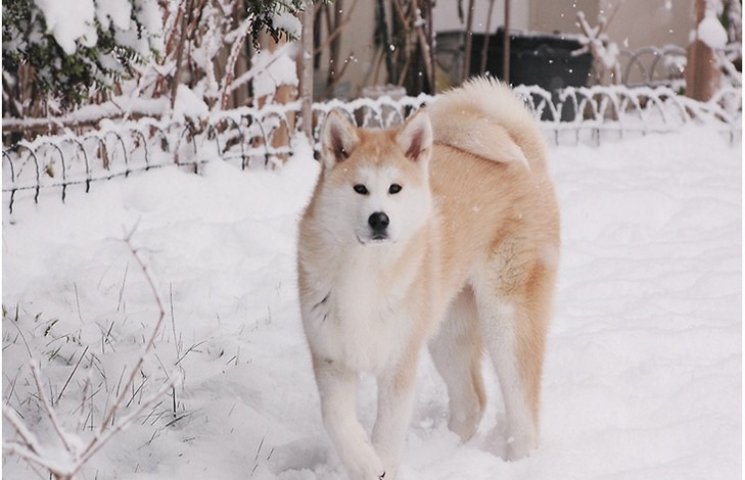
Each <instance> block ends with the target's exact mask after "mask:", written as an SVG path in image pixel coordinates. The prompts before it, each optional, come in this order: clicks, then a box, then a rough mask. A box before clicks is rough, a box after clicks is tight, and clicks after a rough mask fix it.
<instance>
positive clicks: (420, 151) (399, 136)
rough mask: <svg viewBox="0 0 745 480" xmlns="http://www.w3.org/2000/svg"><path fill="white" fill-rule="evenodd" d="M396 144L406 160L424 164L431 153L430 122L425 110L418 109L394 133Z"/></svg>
mask: <svg viewBox="0 0 745 480" xmlns="http://www.w3.org/2000/svg"><path fill="white" fill-rule="evenodd" d="M396 143H398V145H399V147H401V150H403V151H404V154H405V155H406V158H408V159H410V160H412V161H414V162H417V163H419V162H426V161H427V160H429V156H430V154H431V152H432V122H431V121H430V119H429V113H427V110H426V109H423V108H422V109H420V110H419V111H418V112H416V113H415V114H414V115H412V116H411V117H409V119H408V120H406V123H404V125H403V127H401V129H400V130H399V131H398V133H396Z"/></svg>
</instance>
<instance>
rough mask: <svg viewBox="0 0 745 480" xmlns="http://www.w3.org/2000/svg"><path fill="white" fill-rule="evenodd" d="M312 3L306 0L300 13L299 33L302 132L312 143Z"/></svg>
mask: <svg viewBox="0 0 745 480" xmlns="http://www.w3.org/2000/svg"><path fill="white" fill-rule="evenodd" d="M313 19H314V13H313V3H311V1H310V0H306V2H305V9H304V10H303V13H302V24H303V31H302V32H301V34H300V58H298V66H299V69H300V75H299V77H300V78H299V81H300V95H299V96H300V103H301V119H302V126H303V133H304V134H305V136H306V137H307V138H308V141H310V142H311V145H312V144H313Z"/></svg>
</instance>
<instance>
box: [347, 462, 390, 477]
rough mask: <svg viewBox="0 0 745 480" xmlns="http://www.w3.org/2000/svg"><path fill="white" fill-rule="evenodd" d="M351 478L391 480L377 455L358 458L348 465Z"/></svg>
mask: <svg viewBox="0 0 745 480" xmlns="http://www.w3.org/2000/svg"><path fill="white" fill-rule="evenodd" d="M346 467H347V471H348V473H349V478H350V480H390V476H389V475H388V474H387V473H386V471H385V468H384V467H383V462H381V461H380V460H379V459H378V458H377V457H372V458H370V457H368V458H357V459H355V461H353V462H350V463H348V464H347V465H346Z"/></svg>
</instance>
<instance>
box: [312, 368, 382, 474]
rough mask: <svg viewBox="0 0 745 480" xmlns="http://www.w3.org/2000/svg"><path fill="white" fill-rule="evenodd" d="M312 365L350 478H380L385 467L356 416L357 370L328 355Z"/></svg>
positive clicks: (325, 420) (327, 419) (323, 407)
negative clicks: (348, 367)
mask: <svg viewBox="0 0 745 480" xmlns="http://www.w3.org/2000/svg"><path fill="white" fill-rule="evenodd" d="M313 367H314V370H315V373H316V383H317V384H318V393H319V394H320V397H321V414H322V415H323V423H324V425H325V427H326V431H327V432H328V434H329V437H331V441H332V443H333V444H334V446H335V447H336V452H337V453H338V454H339V457H340V459H341V461H342V463H343V464H344V467H345V468H346V469H347V473H348V474H349V477H350V479H351V480H381V479H382V478H384V477H385V469H384V468H383V464H382V462H381V461H380V458H378V455H377V454H376V453H375V449H373V447H372V445H371V444H370V441H369V440H368V438H367V433H366V432H365V429H364V428H362V425H361V424H360V422H359V420H358V419H357V411H356V407H357V404H356V403H357V373H356V372H353V371H350V370H348V369H345V368H344V367H342V366H339V365H336V364H335V363H332V362H331V361H329V360H325V359H317V358H314V361H313ZM385 480H388V478H387V477H385Z"/></svg>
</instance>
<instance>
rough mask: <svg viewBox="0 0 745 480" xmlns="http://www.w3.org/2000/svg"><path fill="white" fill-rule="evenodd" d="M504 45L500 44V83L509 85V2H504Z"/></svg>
mask: <svg viewBox="0 0 745 480" xmlns="http://www.w3.org/2000/svg"><path fill="white" fill-rule="evenodd" d="M503 41H504V43H503V44H502V81H503V82H504V83H505V84H506V85H509V84H510V0H504V38H503Z"/></svg>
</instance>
